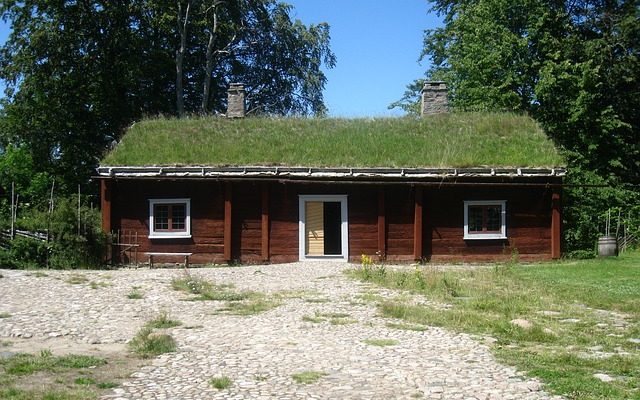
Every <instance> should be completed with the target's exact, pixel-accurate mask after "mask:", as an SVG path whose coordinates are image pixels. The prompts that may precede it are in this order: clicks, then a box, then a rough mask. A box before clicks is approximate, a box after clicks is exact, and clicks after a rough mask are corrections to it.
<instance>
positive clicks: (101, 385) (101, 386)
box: [96, 382, 120, 389]
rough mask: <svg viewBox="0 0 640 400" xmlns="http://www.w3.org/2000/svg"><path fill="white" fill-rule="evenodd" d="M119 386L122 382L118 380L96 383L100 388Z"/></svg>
mask: <svg viewBox="0 0 640 400" xmlns="http://www.w3.org/2000/svg"><path fill="white" fill-rule="evenodd" d="M118 386H120V384H118V383H116V382H98V383H96V387H97V388H98V389H113V388H117V387H118Z"/></svg>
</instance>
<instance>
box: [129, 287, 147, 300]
mask: <svg viewBox="0 0 640 400" xmlns="http://www.w3.org/2000/svg"><path fill="white" fill-rule="evenodd" d="M127 298H128V299H131V300H140V299H143V298H144V295H143V294H142V292H141V291H139V290H138V289H136V288H133V289H131V291H130V292H129V293H127Z"/></svg>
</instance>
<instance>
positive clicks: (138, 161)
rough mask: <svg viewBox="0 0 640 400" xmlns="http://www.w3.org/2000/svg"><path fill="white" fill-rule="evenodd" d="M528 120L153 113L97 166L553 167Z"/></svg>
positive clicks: (554, 157)
mask: <svg viewBox="0 0 640 400" xmlns="http://www.w3.org/2000/svg"><path fill="white" fill-rule="evenodd" d="M564 163H565V161H564V160H563V159H562V158H561V157H560V156H559V155H558V153H557V151H556V150H555V148H554V146H553V144H552V143H551V141H550V140H548V139H547V138H546V136H545V134H544V133H543V131H542V130H541V129H540V127H539V126H538V125H537V124H536V122H535V121H533V119H531V118H529V117H526V116H522V115H515V114H508V113H451V114H442V115H436V116H430V117H425V118H410V117H407V118H371V119H364V118H362V119H335V118H244V119H237V120H229V119H225V118H213V117H205V118H200V117H192V118H183V119H175V118H155V119H149V120H144V121H141V122H138V123H136V124H134V125H133V126H132V127H131V128H130V129H129V131H128V133H127V134H126V135H125V136H124V137H123V138H122V141H121V142H120V144H119V145H118V146H117V147H116V149H115V150H114V151H112V152H111V153H110V154H108V155H107V156H106V158H105V159H104V160H103V161H102V163H101V164H102V165H111V166H116V165H131V166H133V165H175V164H180V165H283V166H308V167H372V166H375V167H473V166H496V167H498V166H511V167H527V166H559V165H564Z"/></svg>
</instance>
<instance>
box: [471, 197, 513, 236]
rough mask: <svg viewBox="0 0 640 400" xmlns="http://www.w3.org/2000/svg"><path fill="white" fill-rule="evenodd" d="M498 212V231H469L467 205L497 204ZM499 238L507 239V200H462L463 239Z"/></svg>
mask: <svg viewBox="0 0 640 400" xmlns="http://www.w3.org/2000/svg"><path fill="white" fill-rule="evenodd" d="M497 205H499V206H500V207H501V208H502V211H501V212H500V217H501V218H500V219H501V224H500V232H499V233H496V232H491V233H471V234H470V233H469V206H497ZM496 239H497V240H500V239H507V201H506V200H468V201H465V202H464V240H496Z"/></svg>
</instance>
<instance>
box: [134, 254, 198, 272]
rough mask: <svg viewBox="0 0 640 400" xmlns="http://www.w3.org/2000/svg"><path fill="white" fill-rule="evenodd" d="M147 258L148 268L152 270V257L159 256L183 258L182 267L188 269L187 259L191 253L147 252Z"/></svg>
mask: <svg viewBox="0 0 640 400" xmlns="http://www.w3.org/2000/svg"><path fill="white" fill-rule="evenodd" d="M145 254H146V255H147V256H149V268H153V257H155V256H161V257H174V256H175V257H184V267H185V268H189V257H191V255H192V254H193V253H157V252H148V253H145Z"/></svg>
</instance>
